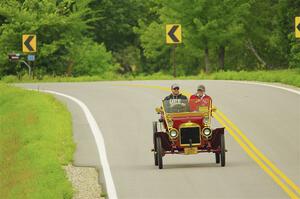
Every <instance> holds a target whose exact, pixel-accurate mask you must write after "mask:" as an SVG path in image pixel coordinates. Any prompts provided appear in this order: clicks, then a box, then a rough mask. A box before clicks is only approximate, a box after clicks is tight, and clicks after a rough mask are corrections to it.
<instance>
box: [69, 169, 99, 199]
mask: <svg viewBox="0 0 300 199" xmlns="http://www.w3.org/2000/svg"><path fill="white" fill-rule="evenodd" d="M64 169H65V171H66V172H67V176H68V178H69V180H70V181H71V183H72V186H73V188H74V192H75V193H74V197H73V199H104V198H103V197H101V194H103V193H102V189H101V186H100V185H99V183H98V182H99V181H98V172H97V170H96V169H95V168H90V167H75V166H73V165H68V166H65V167H64Z"/></svg>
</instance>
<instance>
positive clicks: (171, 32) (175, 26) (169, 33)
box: [168, 25, 179, 42]
mask: <svg viewBox="0 0 300 199" xmlns="http://www.w3.org/2000/svg"><path fill="white" fill-rule="evenodd" d="M178 27H179V26H178V25H174V26H173V27H172V28H171V30H170V31H169V32H168V35H169V36H170V38H171V39H172V40H173V42H179V40H178V38H177V37H176V36H175V35H174V33H175V32H176V30H177V28H178Z"/></svg>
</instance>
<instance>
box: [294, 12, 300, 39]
mask: <svg viewBox="0 0 300 199" xmlns="http://www.w3.org/2000/svg"><path fill="white" fill-rule="evenodd" d="M295 36H296V38H300V17H295Z"/></svg>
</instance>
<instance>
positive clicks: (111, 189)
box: [35, 90, 118, 199]
mask: <svg viewBox="0 0 300 199" xmlns="http://www.w3.org/2000/svg"><path fill="white" fill-rule="evenodd" d="M35 91H37V90H35ZM40 91H42V92H46V93H51V94H55V95H60V96H63V97H66V98H68V99H70V100H72V101H74V102H76V103H77V104H78V105H79V106H80V108H81V109H82V110H83V112H84V114H85V116H86V119H87V121H88V123H89V126H90V128H91V130H92V132H93V135H94V138H95V141H96V145H97V150H98V154H99V158H100V161H101V164H102V169H103V173H104V178H105V184H106V189H107V194H108V197H109V198H110V199H117V198H118V197H117V192H116V188H115V185H114V182H113V178H112V175H111V171H110V167H109V163H108V159H107V156H106V150H105V144H104V139H103V134H102V132H101V131H100V129H99V127H98V124H97V122H96V120H95V118H94V117H93V115H92V113H91V112H90V110H89V109H88V107H87V106H86V105H85V104H84V103H83V102H82V101H80V100H79V99H77V98H75V97H72V96H69V95H66V94H63V93H59V92H55V91H50V90H40Z"/></svg>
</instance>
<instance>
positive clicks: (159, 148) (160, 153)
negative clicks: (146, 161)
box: [155, 137, 163, 169]
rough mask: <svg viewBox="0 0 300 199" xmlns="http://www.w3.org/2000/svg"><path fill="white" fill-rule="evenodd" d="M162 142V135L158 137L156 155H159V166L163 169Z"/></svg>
mask: <svg viewBox="0 0 300 199" xmlns="http://www.w3.org/2000/svg"><path fill="white" fill-rule="evenodd" d="M162 152H163V149H162V144H161V137H156V151H155V153H156V155H157V163H158V168H159V169H162V168H163V158H162Z"/></svg>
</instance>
